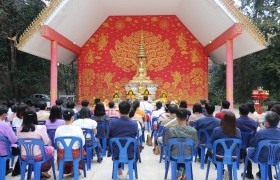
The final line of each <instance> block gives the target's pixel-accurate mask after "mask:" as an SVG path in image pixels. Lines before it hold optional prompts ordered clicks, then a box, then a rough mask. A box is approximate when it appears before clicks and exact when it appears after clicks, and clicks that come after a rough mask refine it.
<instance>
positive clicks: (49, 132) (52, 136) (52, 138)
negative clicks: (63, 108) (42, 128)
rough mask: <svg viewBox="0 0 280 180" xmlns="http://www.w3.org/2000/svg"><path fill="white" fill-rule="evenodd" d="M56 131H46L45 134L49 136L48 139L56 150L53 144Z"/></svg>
mask: <svg viewBox="0 0 280 180" xmlns="http://www.w3.org/2000/svg"><path fill="white" fill-rule="evenodd" d="M55 131H56V129H47V133H48V135H49V138H50V140H51V143H52V146H53V147H54V148H55V149H57V146H56V144H55V143H54V136H55Z"/></svg>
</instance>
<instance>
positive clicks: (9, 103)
mask: <svg viewBox="0 0 280 180" xmlns="http://www.w3.org/2000/svg"><path fill="white" fill-rule="evenodd" d="M14 105H15V102H14V101H12V100H8V101H7V107H8V112H7V116H9V115H11V114H12V113H13V111H12V107H13V106H14Z"/></svg>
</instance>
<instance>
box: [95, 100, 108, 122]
mask: <svg viewBox="0 0 280 180" xmlns="http://www.w3.org/2000/svg"><path fill="white" fill-rule="evenodd" d="M92 119H94V120H95V121H96V122H109V121H110V117H109V116H108V115H106V113H105V107H104V104H102V103H101V102H99V103H97V104H96V106H95V109H94V116H93V118H92Z"/></svg>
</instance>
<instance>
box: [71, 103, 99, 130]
mask: <svg viewBox="0 0 280 180" xmlns="http://www.w3.org/2000/svg"><path fill="white" fill-rule="evenodd" d="M89 116H90V110H89V109H88V108H86V107H82V108H81V110H80V116H79V119H78V120H76V121H74V122H73V125H76V126H79V127H81V128H86V129H92V130H93V132H94V134H97V129H96V127H97V122H96V121H95V120H92V119H90V117H89Z"/></svg>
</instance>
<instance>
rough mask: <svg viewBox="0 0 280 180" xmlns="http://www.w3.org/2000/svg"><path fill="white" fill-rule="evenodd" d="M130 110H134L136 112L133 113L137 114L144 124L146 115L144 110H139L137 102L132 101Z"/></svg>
mask: <svg viewBox="0 0 280 180" xmlns="http://www.w3.org/2000/svg"><path fill="white" fill-rule="evenodd" d="M132 108H133V109H135V110H136V111H135V113H136V114H139V115H140V116H141V117H142V118H143V120H144V122H146V121H147V117H146V113H145V111H144V110H142V109H141V108H140V102H139V101H137V100H136V101H134V102H133V103H132Z"/></svg>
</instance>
